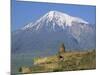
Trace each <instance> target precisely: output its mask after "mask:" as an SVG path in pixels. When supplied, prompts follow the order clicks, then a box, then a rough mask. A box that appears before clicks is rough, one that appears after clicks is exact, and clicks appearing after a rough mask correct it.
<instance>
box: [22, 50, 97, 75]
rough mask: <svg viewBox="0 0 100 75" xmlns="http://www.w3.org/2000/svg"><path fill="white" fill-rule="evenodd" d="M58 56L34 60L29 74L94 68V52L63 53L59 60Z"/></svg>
mask: <svg viewBox="0 0 100 75" xmlns="http://www.w3.org/2000/svg"><path fill="white" fill-rule="evenodd" d="M58 56H59V54H56V55H54V56H49V57H39V58H34V66H32V67H30V68H31V72H30V73H38V72H59V71H75V70H88V69H95V68H96V54H95V50H92V51H87V52H65V53H62V57H63V59H59V57H58ZM23 73H25V72H23Z"/></svg>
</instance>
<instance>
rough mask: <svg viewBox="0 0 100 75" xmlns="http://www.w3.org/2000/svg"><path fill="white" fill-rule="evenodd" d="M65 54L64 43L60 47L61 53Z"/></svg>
mask: <svg viewBox="0 0 100 75" xmlns="http://www.w3.org/2000/svg"><path fill="white" fill-rule="evenodd" d="M64 52H65V46H64V43H62V44H61V46H60V50H59V53H64Z"/></svg>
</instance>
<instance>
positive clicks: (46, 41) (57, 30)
mask: <svg viewBox="0 0 100 75" xmlns="http://www.w3.org/2000/svg"><path fill="white" fill-rule="evenodd" d="M95 39H96V37H95V27H94V26H93V25H91V24H90V23H88V22H87V21H85V20H83V19H81V18H79V17H73V16H70V15H68V14H66V13H63V12H59V11H49V12H48V13H46V14H45V15H44V16H42V17H41V18H40V19H38V20H37V21H36V22H31V23H29V24H27V25H25V26H24V27H22V28H21V29H19V30H17V31H15V32H12V53H33V54H34V55H35V56H36V55H44V54H45V55H51V54H54V53H56V52H57V50H58V49H59V45H60V44H61V43H64V44H65V46H66V50H87V49H94V48H95V42H96V40H95Z"/></svg>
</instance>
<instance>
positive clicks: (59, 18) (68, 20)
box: [22, 11, 88, 30]
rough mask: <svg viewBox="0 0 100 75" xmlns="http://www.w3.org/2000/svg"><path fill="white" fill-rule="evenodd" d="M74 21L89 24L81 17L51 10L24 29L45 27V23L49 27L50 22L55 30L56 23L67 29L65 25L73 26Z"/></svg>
mask: <svg viewBox="0 0 100 75" xmlns="http://www.w3.org/2000/svg"><path fill="white" fill-rule="evenodd" d="M73 22H76V23H84V24H88V22H87V21H85V20H83V19H81V18H78V17H72V16H70V15H68V14H65V13H62V12H59V11H50V12H48V13H46V14H45V15H44V16H42V17H41V18H40V19H39V20H37V21H36V22H35V23H33V22H31V23H29V24H28V25H26V26H25V27H23V28H22V30H25V29H30V28H35V30H39V29H41V28H42V27H44V25H45V26H46V27H47V26H49V24H50V25H51V26H49V27H50V28H51V29H53V30H55V29H56V28H55V27H56V25H57V26H59V27H61V28H62V29H65V27H67V26H72V25H73Z"/></svg>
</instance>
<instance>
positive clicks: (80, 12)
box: [11, 0, 96, 30]
mask: <svg viewBox="0 0 100 75" xmlns="http://www.w3.org/2000/svg"><path fill="white" fill-rule="evenodd" d="M51 10H57V11H60V12H64V13H67V14H69V15H71V16H76V17H80V18H82V19H84V20H86V21H88V22H89V23H91V24H95V14H96V12H95V10H96V7H95V6H86V5H85V6H84V5H71V4H54V3H38V2H19V1H17V2H16V1H15V0H12V14H11V18H12V22H11V23H12V24H11V25H12V30H16V29H19V28H21V27H23V26H25V25H27V24H28V23H30V22H35V21H36V20H37V19H39V18H40V17H41V16H43V15H44V14H46V13H47V12H49V11H51Z"/></svg>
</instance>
